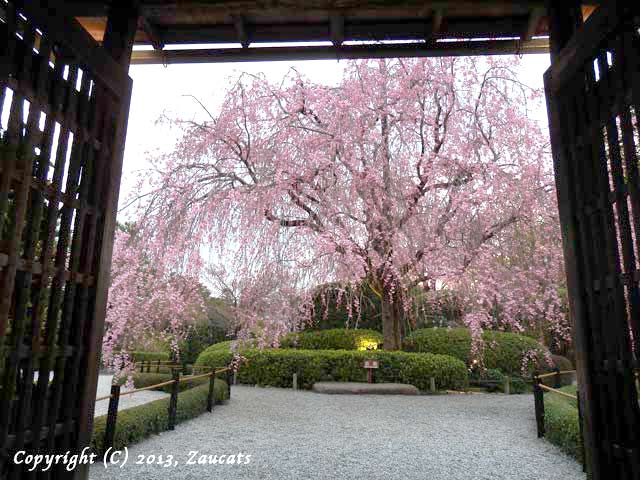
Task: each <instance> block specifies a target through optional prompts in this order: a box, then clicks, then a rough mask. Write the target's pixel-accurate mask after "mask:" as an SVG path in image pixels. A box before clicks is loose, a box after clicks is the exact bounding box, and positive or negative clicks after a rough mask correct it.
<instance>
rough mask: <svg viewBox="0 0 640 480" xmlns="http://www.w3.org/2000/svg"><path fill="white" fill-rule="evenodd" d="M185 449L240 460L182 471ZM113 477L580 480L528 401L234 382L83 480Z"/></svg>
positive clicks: (140, 479) (133, 479)
mask: <svg viewBox="0 0 640 480" xmlns="http://www.w3.org/2000/svg"><path fill="white" fill-rule="evenodd" d="M190 451H197V452H199V453H198V455H196V456H195V457H194V458H193V459H194V460H195V461H197V460H198V458H200V455H211V456H213V455H218V456H220V455H227V456H229V455H235V457H234V459H235V460H236V461H237V460H238V459H241V460H242V463H243V464H241V465H239V464H235V465H227V464H223V465H220V464H213V465H202V464H197V463H196V464H195V465H188V464H187V461H188V460H189V457H190V453H189V452H190ZM240 453H242V455H243V456H242V457H239V454H240ZM138 455H145V456H147V455H156V456H159V455H162V456H163V460H165V459H166V458H167V455H173V460H174V461H175V462H177V464H178V465H177V466H174V465H173V464H172V466H170V467H168V468H167V467H163V466H158V465H136V464H135V461H136V460H137V458H138ZM247 455H251V457H247ZM148 458H149V457H145V459H148ZM225 458H228V457H225ZM247 459H249V463H248V464H244V463H245V462H246V461H247ZM115 478H127V479H129V480H153V479H166V480H168V479H205V478H206V479H224V480H226V479H229V480H230V479H274V480H284V479H291V480H304V479H360V478H366V479H380V480H383V479H384V480H391V479H393V480H395V479H408V480H409V479H410V480H413V479H415V480H501V479H505V480H506V479H509V480H540V479H545V480H561V479H562V480H574V479H576V480H577V479H584V478H585V477H584V474H583V473H582V469H581V467H580V465H579V464H578V463H576V462H575V461H574V460H573V459H571V458H570V457H568V456H566V455H565V454H563V453H562V452H561V451H560V450H558V449H557V448H556V447H554V446H553V445H551V444H550V443H548V442H546V441H544V440H539V439H538V438H536V432H535V420H534V414H533V398H532V397H531V396H530V395H512V396H505V395H442V396H374V395H372V396H351V395H322V394H317V393H313V392H306V391H292V390H282V389H275V388H254V387H243V386H238V387H233V391H232V399H231V401H230V402H229V403H228V404H226V405H217V406H216V408H215V411H214V413H213V414H204V415H202V416H200V417H198V418H196V419H194V420H191V421H188V422H185V423H182V424H180V425H178V426H177V427H176V430H175V431H173V432H165V433H162V434H160V435H158V436H154V437H152V438H150V439H149V440H147V441H145V442H143V443H140V444H138V445H134V446H132V447H131V448H130V449H129V461H128V463H127V464H126V465H125V466H124V467H123V468H122V469H120V468H117V467H115V468H114V467H113V466H112V467H111V468H110V469H105V468H104V467H103V466H102V465H94V466H93V467H92V469H91V474H90V479H91V480H103V479H115Z"/></svg>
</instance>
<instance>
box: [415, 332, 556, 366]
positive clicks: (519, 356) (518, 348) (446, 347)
mask: <svg viewBox="0 0 640 480" xmlns="http://www.w3.org/2000/svg"><path fill="white" fill-rule="evenodd" d="M482 339H483V341H484V356H483V362H484V366H485V367H486V368H489V369H494V368H495V369H499V370H501V371H502V372H503V373H505V374H508V375H521V374H523V373H525V374H529V373H531V372H522V361H523V358H524V357H525V355H527V354H529V353H530V352H532V351H533V352H534V353H535V356H536V358H538V359H539V362H544V360H543V359H544V358H545V354H546V349H545V347H544V346H542V345H541V344H540V343H539V342H537V341H536V340H534V339H533V338H530V337H525V336H524V335H518V334H516V333H506V332H494V331H485V332H484V333H483V334H482ZM404 350H406V351H409V352H424V353H436V354H441V355H451V356H452V357H455V358H458V359H460V360H462V361H463V362H465V364H466V365H470V363H471V360H472V359H471V332H470V331H469V330H468V329H466V328H423V329H419V330H416V331H415V332H413V333H411V334H410V335H408V336H407V337H406V338H405V340H404ZM530 368H531V369H533V366H530Z"/></svg>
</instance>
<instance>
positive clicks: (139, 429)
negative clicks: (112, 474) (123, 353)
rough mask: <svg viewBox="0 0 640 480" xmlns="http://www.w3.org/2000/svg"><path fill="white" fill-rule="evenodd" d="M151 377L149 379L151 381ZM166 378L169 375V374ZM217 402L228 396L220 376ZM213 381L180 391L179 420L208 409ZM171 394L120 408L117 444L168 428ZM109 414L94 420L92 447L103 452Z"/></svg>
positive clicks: (126, 442) (95, 450) (114, 441)
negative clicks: (130, 406)
mask: <svg viewBox="0 0 640 480" xmlns="http://www.w3.org/2000/svg"><path fill="white" fill-rule="evenodd" d="M150 379H151V378H150V377H149V378H148V380H149V381H150ZM165 379H166V375H165ZM214 392H215V399H216V403H218V402H222V401H225V400H227V384H226V382H224V381H222V380H218V379H216V381H215V384H214ZM208 395H209V385H199V386H196V387H193V388H190V389H188V390H184V391H182V392H181V393H180V394H178V411H177V415H176V423H180V422H184V421H185V420H189V419H191V418H194V417H197V416H198V415H200V414H202V413H204V412H206V410H207V396H208ZM168 408H169V398H161V399H160V400H155V401H153V402H149V403H145V404H143V405H139V406H137V407H132V408H127V409H126V410H122V411H120V412H118V418H117V421H116V432H115V436H114V440H113V447H114V448H115V449H116V450H121V449H122V448H123V447H125V446H129V445H132V444H134V443H137V442H139V441H140V440H142V439H144V438H146V437H148V436H150V435H151V434H154V433H160V432H164V431H165V430H167V429H168V421H169V416H168V413H167V412H168ZM106 426H107V416H106V415H102V416H100V417H97V418H96V419H95V420H94V423H93V435H92V438H91V449H92V450H93V451H94V452H95V453H97V454H98V455H99V456H100V455H102V454H103V453H104V433H105V429H106Z"/></svg>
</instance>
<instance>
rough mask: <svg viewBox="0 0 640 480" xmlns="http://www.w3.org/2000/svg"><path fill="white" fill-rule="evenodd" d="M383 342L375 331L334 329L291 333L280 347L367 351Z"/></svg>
mask: <svg viewBox="0 0 640 480" xmlns="http://www.w3.org/2000/svg"><path fill="white" fill-rule="evenodd" d="M382 341H383V337H382V335H381V334H380V333H379V332H376V331H375V330H366V329H345V328H333V329H331V330H317V331H306V332H300V333H290V334H289V335H287V336H285V337H284V338H283V339H282V341H281V342H280V347H281V348H299V349H302V350H367V349H376V348H377V347H378V344H380V343H382Z"/></svg>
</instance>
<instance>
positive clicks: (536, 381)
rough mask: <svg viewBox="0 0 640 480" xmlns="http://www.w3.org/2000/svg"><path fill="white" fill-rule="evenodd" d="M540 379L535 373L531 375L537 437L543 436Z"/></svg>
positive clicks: (542, 405)
mask: <svg viewBox="0 0 640 480" xmlns="http://www.w3.org/2000/svg"><path fill="white" fill-rule="evenodd" d="M540 383H541V380H540V378H538V376H537V374H536V376H534V377H533V399H534V403H535V409H536V425H537V427H538V438H542V437H544V392H543V391H542V388H540Z"/></svg>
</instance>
